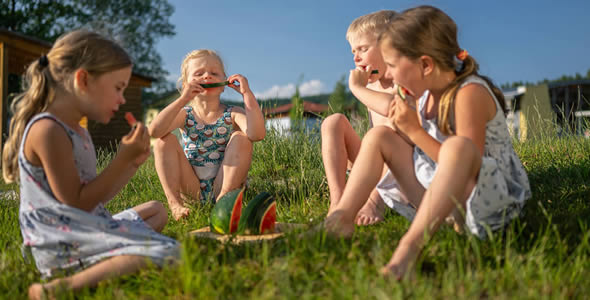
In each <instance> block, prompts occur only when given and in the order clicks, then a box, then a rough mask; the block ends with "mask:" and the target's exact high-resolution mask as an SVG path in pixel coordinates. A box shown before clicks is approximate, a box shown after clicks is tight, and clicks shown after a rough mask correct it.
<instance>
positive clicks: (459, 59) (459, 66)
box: [453, 49, 469, 73]
mask: <svg viewBox="0 0 590 300" xmlns="http://www.w3.org/2000/svg"><path fill="white" fill-rule="evenodd" d="M467 56H469V52H467V50H465V49H461V51H459V53H457V55H456V56H455V57H454V58H453V59H454V60H455V72H457V73H459V72H461V71H463V68H464V67H465V64H464V63H463V61H464V60H465V59H466V58H467Z"/></svg>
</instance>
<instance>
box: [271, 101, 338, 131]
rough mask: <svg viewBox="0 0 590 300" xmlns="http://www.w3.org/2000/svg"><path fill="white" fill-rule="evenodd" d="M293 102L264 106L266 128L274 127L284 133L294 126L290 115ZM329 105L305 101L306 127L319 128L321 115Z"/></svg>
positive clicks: (304, 123)
mask: <svg viewBox="0 0 590 300" xmlns="http://www.w3.org/2000/svg"><path fill="white" fill-rule="evenodd" d="M292 107H293V103H287V104H283V105H280V106H276V107H263V108H262V113H263V114H264V116H265V119H266V128H274V129H276V130H277V131H279V132H281V133H284V132H286V131H288V130H289V129H290V128H291V127H292V126H293V121H292V120H291V118H290V117H289V111H290V110H291V108H292ZM328 109H329V106H328V105H326V104H321V103H314V102H308V101H303V126H304V128H305V129H308V130H310V129H313V128H317V129H319V126H320V123H321V115H322V114H323V113H324V112H326V111H328Z"/></svg>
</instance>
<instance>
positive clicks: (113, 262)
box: [28, 255, 148, 299]
mask: <svg viewBox="0 0 590 300" xmlns="http://www.w3.org/2000/svg"><path fill="white" fill-rule="evenodd" d="M147 262H148V261H147V259H146V257H143V256H137V255H121V256H115V257H111V258H109V259H106V260H104V261H101V262H99V263H97V264H95V265H93V266H91V267H89V268H88V269H85V270H82V271H80V272H78V273H76V274H74V275H72V276H70V277H65V278H58V279H55V280H53V281H51V282H49V283H46V284H40V283H34V284H32V285H31V286H30V287H29V293H28V294H29V299H43V298H44V296H48V297H49V298H52V297H54V296H55V294H56V292H58V290H59V289H66V290H69V289H71V290H74V291H76V290H80V289H82V288H84V287H93V286H96V284H98V283H99V282H101V281H103V280H107V279H110V278H114V277H118V276H122V275H126V274H131V273H135V272H136V271H138V270H139V269H140V268H142V267H145V266H146V265H147ZM44 290H45V293H46V295H44Z"/></svg>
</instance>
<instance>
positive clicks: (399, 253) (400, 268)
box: [381, 242, 420, 280]
mask: <svg viewBox="0 0 590 300" xmlns="http://www.w3.org/2000/svg"><path fill="white" fill-rule="evenodd" d="M419 254H420V249H419V248H418V247H416V246H414V245H411V244H408V243H403V242H401V243H400V244H399V245H398V246H397V248H396V249H395V251H394V252H393V255H392V256H391V259H390V260H389V262H388V263H387V265H385V266H384V267H383V268H381V274H383V275H384V276H392V277H394V278H395V279H397V280H402V279H403V278H411V277H412V276H413V274H414V264H415V263H416V259H417V258H418V255H419Z"/></svg>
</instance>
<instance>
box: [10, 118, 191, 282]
mask: <svg viewBox="0 0 590 300" xmlns="http://www.w3.org/2000/svg"><path fill="white" fill-rule="evenodd" d="M45 118H48V119H51V120H53V121H55V122H56V123H58V124H60V125H61V126H62V127H63V128H64V130H65V131H66V132H67V134H68V136H69V137H70V139H71V141H72V145H73V154H74V162H75V165H76V168H77V169H78V175H79V176H80V180H81V181H82V183H83V184H84V183H87V182H90V181H91V180H93V179H94V178H95V177H96V154H95V150H94V145H93V144H92V140H91V138H90V135H89V134H88V131H84V135H80V134H79V133H77V132H76V131H75V130H73V129H71V128H70V127H68V126H67V125H66V124H65V123H63V122H61V121H60V120H59V119H57V118H56V117H55V116H53V115H51V114H49V113H41V114H38V115H36V116H34V117H33V118H32V119H31V121H29V123H28V124H27V127H26V128H25V131H24V134H23V139H22V143H21V145H20V150H19V156H18V163H19V169H20V170H19V171H20V209H19V223H20V228H21V234H22V237H23V255H24V256H25V258H26V259H27V258H29V257H30V256H29V255H32V257H33V258H34V260H35V263H36V265H37V268H38V269H39V271H40V272H41V274H42V276H43V277H52V276H54V275H56V273H57V274H60V273H61V272H63V271H77V270H80V269H83V268H86V267H88V266H91V265H93V264H95V263H97V262H99V261H101V260H103V259H105V258H108V257H112V256H118V255H139V256H146V257H148V258H150V259H151V260H152V262H154V263H156V264H158V265H162V264H164V262H165V261H167V260H168V259H177V258H178V257H179V256H180V255H179V254H180V253H179V244H178V242H177V241H176V240H174V239H172V238H169V237H167V236H164V235H162V234H160V233H157V232H156V231H154V230H153V229H152V228H151V227H149V226H148V225H147V224H146V223H145V222H144V221H143V220H142V219H141V218H140V217H139V215H138V214H137V212H136V211H135V210H133V209H127V210H125V211H123V212H121V213H119V214H116V215H114V216H112V215H111V214H110V213H109V211H108V210H106V209H105V208H104V206H103V205H102V204H99V205H97V206H96V207H95V208H94V210H93V211H92V212H86V211H84V210H80V209H78V208H75V207H72V206H69V205H66V204H63V203H61V202H59V201H58V200H57V199H56V198H55V196H54V194H53V192H52V191H51V188H50V186H49V182H48V181H47V176H46V175H45V171H44V170H43V168H42V167H37V166H34V165H32V164H31V163H30V162H29V161H28V160H27V159H26V157H25V155H24V150H23V149H24V147H23V146H24V141H25V139H26V137H27V134H28V132H29V129H30V127H31V125H32V124H33V123H35V122H36V121H38V120H40V119H45ZM29 142H32V141H29Z"/></svg>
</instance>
